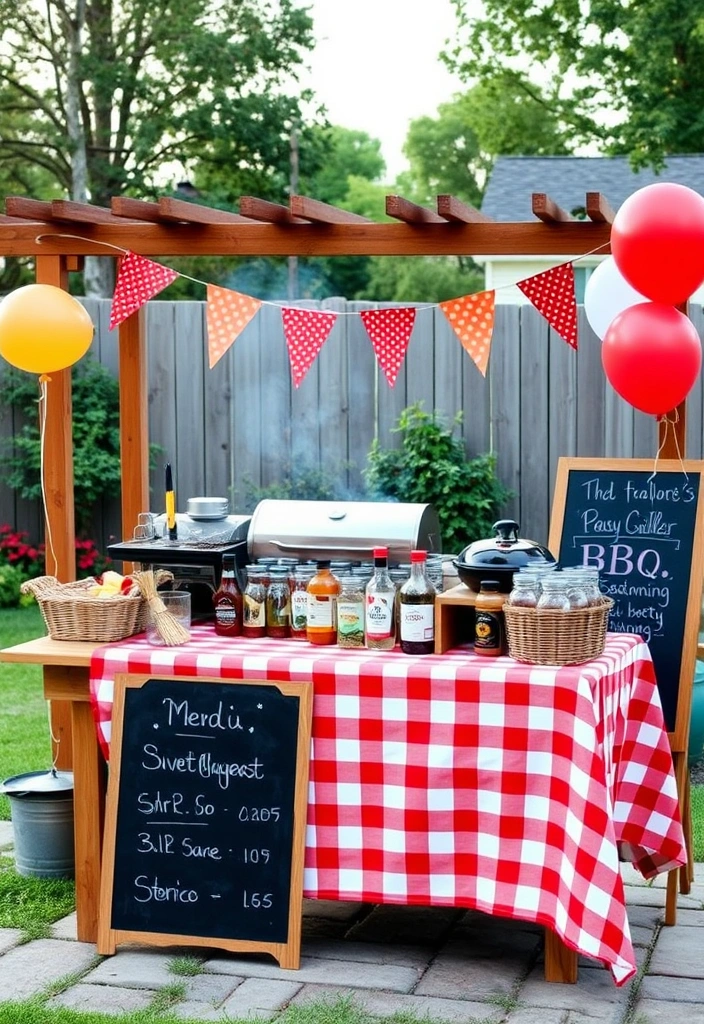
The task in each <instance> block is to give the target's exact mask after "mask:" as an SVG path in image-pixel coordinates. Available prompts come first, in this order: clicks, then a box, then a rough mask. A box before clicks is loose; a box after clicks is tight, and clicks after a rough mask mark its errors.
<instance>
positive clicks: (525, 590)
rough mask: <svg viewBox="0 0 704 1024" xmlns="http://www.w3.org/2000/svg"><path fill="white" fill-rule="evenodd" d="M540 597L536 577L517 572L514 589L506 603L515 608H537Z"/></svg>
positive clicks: (514, 578)
mask: <svg viewBox="0 0 704 1024" xmlns="http://www.w3.org/2000/svg"><path fill="white" fill-rule="evenodd" d="M539 596H540V594H539V588H538V587H537V585H536V580H535V577H534V576H532V575H530V574H528V573H520V572H517V573H516V575H515V576H514V577H513V589H512V590H511V593H510V594H509V595H508V598H507V602H506V603H507V604H510V605H511V606H512V607H513V608H535V607H536V606H537V604H538V598H539Z"/></svg>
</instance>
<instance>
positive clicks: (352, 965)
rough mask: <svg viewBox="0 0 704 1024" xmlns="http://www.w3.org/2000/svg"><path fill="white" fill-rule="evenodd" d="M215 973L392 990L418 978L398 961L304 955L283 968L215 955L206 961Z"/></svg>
mask: <svg viewBox="0 0 704 1024" xmlns="http://www.w3.org/2000/svg"><path fill="white" fill-rule="evenodd" d="M203 966H204V969H205V970H206V971H212V972H213V973H214V974H237V975H241V976H243V977H246V978H272V979H276V980H277V981H291V982H294V983H295V982H298V983H299V985H303V984H305V983H306V982H312V983H313V984H320V985H326V984H338V985H349V986H350V988H382V989H389V990H390V991H392V992H410V991H411V990H412V989H413V988H414V987H415V986H416V984H417V982H418V971H417V970H416V969H415V968H413V967H402V966H397V965H396V964H365V966H364V970H363V971H362V970H360V967H359V963H358V962H355V961H354V960H317V959H315V958H314V957H308V956H302V957H301V966H300V969H299V970H297V971H289V970H282V969H281V968H280V967H277V966H276V965H275V964H272V963H271V961H270V960H266V961H265V960H261V959H257V958H252V959H249V958H248V959H242V958H239V957H232V958H227V959H226V958H225V957H219V956H218V957H214V958H213V959H212V960H207V961H206V962H205V964H204V965H203Z"/></svg>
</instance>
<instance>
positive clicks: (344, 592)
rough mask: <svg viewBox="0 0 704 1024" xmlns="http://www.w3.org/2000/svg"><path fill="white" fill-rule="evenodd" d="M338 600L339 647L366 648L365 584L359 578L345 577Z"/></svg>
mask: <svg viewBox="0 0 704 1024" xmlns="http://www.w3.org/2000/svg"><path fill="white" fill-rule="evenodd" d="M340 583H341V587H342V589H341V590H340V596H339V597H338V599H337V645H338V647H364V583H363V582H362V580H360V578H359V576H353V575H352V574H351V573H350V575H348V576H343V578H342V580H341V581H340Z"/></svg>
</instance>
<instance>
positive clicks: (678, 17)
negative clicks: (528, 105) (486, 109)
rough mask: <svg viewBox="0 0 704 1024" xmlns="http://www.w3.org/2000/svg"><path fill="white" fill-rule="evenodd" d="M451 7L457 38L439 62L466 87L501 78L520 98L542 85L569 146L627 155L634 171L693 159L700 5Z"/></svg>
mask: <svg viewBox="0 0 704 1024" xmlns="http://www.w3.org/2000/svg"><path fill="white" fill-rule="evenodd" d="M453 3H454V6H455V12H456V18H457V26H458V28H457V33H456V35H455V39H456V42H455V43H454V45H453V46H452V47H451V48H450V49H449V50H448V51H447V52H446V54H445V59H446V61H447V63H448V64H449V65H450V67H452V68H453V69H454V70H455V71H457V72H458V73H459V74H460V75H461V76H463V78H464V79H465V80H466V81H468V82H476V81H477V80H480V81H486V80H487V79H489V80H491V79H493V78H495V77H496V76H499V77H501V76H502V75H505V74H507V73H510V74H512V75H514V76H515V81H516V83H517V84H518V85H519V86H520V88H521V89H522V90H523V91H524V92H525V93H526V95H529V96H535V95H536V85H535V83H536V82H539V83H543V92H542V93H541V95H542V97H543V100H544V104H545V110H546V112H548V113H549V114H550V115H551V116H552V117H555V118H556V119H557V121H558V123H561V124H563V125H564V126H565V127H566V128H567V130H568V132H569V136H570V139H571V140H572V142H573V143H575V144H576V143H584V142H592V143H594V142H596V143H598V144H599V145H600V147H601V149H602V150H603V151H604V152H607V153H612V154H615V153H626V154H628V155H629V156H630V158H631V162H632V163H633V165H634V166H636V167H638V166H643V165H645V164H652V165H653V166H656V167H657V166H660V165H661V164H662V161H663V158H664V157H665V156H666V155H667V154H669V153H692V152H701V148H702V136H703V133H704V8H703V7H702V4H701V3H700V2H692V0H648V2H647V3H624V2H623V0H584V2H577V0H545V2H543V3H540V4H536V3H533V2H532V0H484V3H483V5H482V10H481V13H480V14H479V15H477V14H476V13H475V12H476V10H477V7H476V5H470V4H467V3H465V2H464V0H453ZM526 67H527V73H526ZM497 127H498V128H499V129H500V123H499V121H498V119H497Z"/></svg>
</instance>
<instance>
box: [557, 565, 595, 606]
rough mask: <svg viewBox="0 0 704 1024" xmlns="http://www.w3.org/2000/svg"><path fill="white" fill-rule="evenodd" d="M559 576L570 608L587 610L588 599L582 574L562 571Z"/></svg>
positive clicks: (572, 570)
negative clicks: (562, 580)
mask: <svg viewBox="0 0 704 1024" xmlns="http://www.w3.org/2000/svg"><path fill="white" fill-rule="evenodd" d="M561 575H562V577H563V579H564V581H565V586H566V588H567V596H568V597H569V599H570V608H588V607H589V598H588V597H587V592H586V591H585V589H584V577H583V576H582V574H581V573H580V572H575V570H574V569H563V570H562V573H561Z"/></svg>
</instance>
